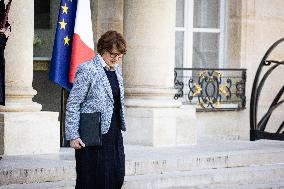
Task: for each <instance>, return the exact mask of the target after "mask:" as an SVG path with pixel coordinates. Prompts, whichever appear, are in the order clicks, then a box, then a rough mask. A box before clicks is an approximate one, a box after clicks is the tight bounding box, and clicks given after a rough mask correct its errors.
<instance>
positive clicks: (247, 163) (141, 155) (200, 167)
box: [0, 140, 284, 189]
mask: <svg viewBox="0 0 284 189" xmlns="http://www.w3.org/2000/svg"><path fill="white" fill-rule="evenodd" d="M125 152H126V177H125V184H124V187H123V189H213V188H214V189H225V188H230V189H280V188H282V189H284V142H280V141H266V140H262V141H256V142H249V141H224V140H215V141H206V140H203V141H199V143H198V144H197V145H195V146H181V147H161V148H153V147H145V146H129V145H126V146H125ZM75 176H76V174H75V162H74V151H73V150H72V149H69V148H62V149H61V152H60V153H58V154H52V155H34V156H4V157H3V159H2V160H0V185H1V186H0V189H4V188H5V189H6V188H7V189H63V188H64V189H71V188H74V185H75Z"/></svg>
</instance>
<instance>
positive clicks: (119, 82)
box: [115, 65, 124, 103]
mask: <svg viewBox="0 0 284 189" xmlns="http://www.w3.org/2000/svg"><path fill="white" fill-rule="evenodd" d="M115 73H116V77H117V81H118V85H119V91H120V101H121V103H122V102H123V99H124V86H123V78H122V75H121V71H120V68H119V66H118V65H117V66H116V69H115Z"/></svg>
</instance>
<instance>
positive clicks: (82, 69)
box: [65, 64, 90, 140]
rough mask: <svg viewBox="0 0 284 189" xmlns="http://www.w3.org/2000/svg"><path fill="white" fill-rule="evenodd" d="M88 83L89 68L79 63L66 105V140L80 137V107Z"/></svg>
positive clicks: (86, 92)
mask: <svg viewBox="0 0 284 189" xmlns="http://www.w3.org/2000/svg"><path fill="white" fill-rule="evenodd" d="M89 85H90V74H89V70H88V69H87V67H86V66H85V65H84V64H81V65H80V66H78V69H77V72H76V74H75V80H74V84H73V88H72V89H71V91H70V94H69V97H68V100H67V105H66V119H65V135H66V139H67V140H71V139H76V138H80V135H79V131H78V129H79V122H80V107H81V104H82V102H83V101H84V99H85V97H86V95H87V94H88V89H89Z"/></svg>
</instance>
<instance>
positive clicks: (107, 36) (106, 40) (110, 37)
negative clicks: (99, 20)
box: [97, 31, 127, 54]
mask: <svg viewBox="0 0 284 189" xmlns="http://www.w3.org/2000/svg"><path fill="white" fill-rule="evenodd" d="M113 45H115V46H116V48H117V50H118V51H119V52H120V53H121V54H125V53H126V51H127V48H126V41H125V39H124V37H123V36H122V35H121V34H120V33H118V32H117V31H107V32H106V33H104V34H103V35H102V36H101V38H100V39H99V41H98V45H97V51H98V53H99V54H103V53H104V52H105V51H109V52H110V51H111V50H112V48H113Z"/></svg>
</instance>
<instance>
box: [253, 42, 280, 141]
mask: <svg viewBox="0 0 284 189" xmlns="http://www.w3.org/2000/svg"><path fill="white" fill-rule="evenodd" d="M282 42H284V38H281V39H279V40H278V41H276V42H275V43H274V44H272V45H271V47H270V48H269V49H268V50H267V51H266V53H265V54H264V56H263V58H262V60H261V62H260V64H259V66H258V69H257V72H256V75H255V78H254V82H253V87H252V92H251V100H250V140H252V141H254V140H258V139H271V140H284V131H283V128H284V121H282V123H281V124H280V126H279V128H278V129H277V131H276V132H275V133H271V132H267V131H265V129H266V125H267V123H268V121H269V119H270V116H271V114H272V113H273V111H274V110H275V109H277V108H278V107H279V106H280V105H281V104H283V103H284V100H280V99H281V97H282V95H283V93H284V85H283V86H282V87H281V89H280V90H279V92H278V93H277V94H276V96H275V98H274V100H273V101H272V103H271V105H270V107H269V108H268V110H267V112H266V113H265V114H264V116H263V117H262V118H261V119H260V121H259V122H258V119H257V110H258V102H259V97H260V93H261V91H262V88H263V86H264V83H265V81H266V80H267V78H268V77H269V76H270V75H271V73H272V72H273V71H274V70H275V69H276V68H277V67H278V66H280V65H284V61H277V60H268V57H269V55H270V54H271V52H272V51H273V50H274V49H275V48H276V47H277V46H278V45H279V44H280V43H282ZM265 66H266V67H269V66H270V67H269V69H268V70H267V71H266V73H265V74H264V75H263V76H262V78H261V80H260V76H261V72H262V69H263V68H264V67H265ZM259 80H260V81H259ZM280 82H282V83H283V81H282V80H280Z"/></svg>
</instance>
